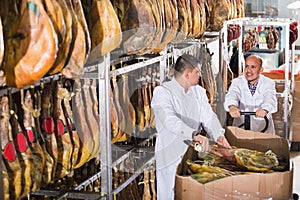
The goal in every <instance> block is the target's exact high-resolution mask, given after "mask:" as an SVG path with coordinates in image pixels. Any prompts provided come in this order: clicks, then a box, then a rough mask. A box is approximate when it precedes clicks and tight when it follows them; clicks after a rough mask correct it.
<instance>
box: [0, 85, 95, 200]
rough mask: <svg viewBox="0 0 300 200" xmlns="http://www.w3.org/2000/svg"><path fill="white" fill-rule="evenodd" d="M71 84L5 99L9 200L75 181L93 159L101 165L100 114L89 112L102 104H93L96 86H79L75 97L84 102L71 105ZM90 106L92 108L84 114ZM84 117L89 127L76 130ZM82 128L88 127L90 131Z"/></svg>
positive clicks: (2, 120) (5, 171)
mask: <svg viewBox="0 0 300 200" xmlns="http://www.w3.org/2000/svg"><path fill="white" fill-rule="evenodd" d="M70 85H73V84H70V81H65V82H63V81H53V82H51V83H49V84H44V85H43V86H41V88H30V89H28V90H26V91H24V92H23V90H21V92H19V93H14V94H9V95H7V96H6V95H5V96H2V97H1V104H0V105H1V118H0V124H1V130H0V133H1V147H2V156H3V164H4V166H5V167H3V168H2V170H3V174H4V181H3V182H4V183H5V184H4V188H5V190H4V191H5V192H4V194H5V199H19V198H21V197H25V196H26V195H27V194H28V193H29V192H30V191H36V190H39V189H40V188H41V187H42V186H43V187H45V186H47V185H49V184H53V183H55V182H56V181H58V180H60V179H61V178H63V177H65V176H73V174H74V170H75V169H78V168H80V167H81V166H83V165H84V164H85V163H87V162H88V161H90V160H91V159H93V158H96V159H98V160H99V154H100V145H99V142H100V139H99V129H98V130H97V128H96V127H97V126H98V121H96V120H99V117H98V113H94V114H93V113H87V112H86V110H91V111H92V112H93V109H92V108H93V107H94V104H98V101H97V102H96V101H95V100H94V97H95V96H96V87H94V83H88V84H87V83H84V82H82V83H79V86H80V87H76V89H77V90H76V91H77V92H76V93H75V96H74V98H75V99H76V98H77V101H76V103H77V102H79V103H78V104H76V106H72V103H74V102H72V96H73V95H74V94H73V93H72V92H71V89H70ZM79 88H80V89H79ZM79 93H80V94H79ZM79 98H81V99H79ZM87 106H89V107H90V108H91V109H85V108H86V107H87ZM83 109H84V110H83ZM79 112H80V114H79ZM84 113H86V115H87V116H84ZM75 115H76V116H75ZM82 115H83V118H82V119H86V123H76V127H75V125H74V123H75V122H76V121H77V120H78V118H79V117H80V116H82ZM73 120H75V121H73ZM79 120H81V118H80V119H79ZM77 122H78V121H77ZM80 125H85V126H87V127H86V130H85V131H86V132H82V129H81V127H80ZM92 128H93V129H92Z"/></svg>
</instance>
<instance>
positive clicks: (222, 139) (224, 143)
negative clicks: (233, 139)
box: [217, 136, 231, 149]
mask: <svg viewBox="0 0 300 200" xmlns="http://www.w3.org/2000/svg"><path fill="white" fill-rule="evenodd" d="M217 144H218V146H219V147H223V148H227V149H231V146H230V144H229V142H228V141H227V139H226V137H225V136H220V137H218V139H217Z"/></svg>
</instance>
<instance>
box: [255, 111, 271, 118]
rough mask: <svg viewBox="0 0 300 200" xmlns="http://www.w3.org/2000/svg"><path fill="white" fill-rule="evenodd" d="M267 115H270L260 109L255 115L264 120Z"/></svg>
mask: <svg viewBox="0 0 300 200" xmlns="http://www.w3.org/2000/svg"><path fill="white" fill-rule="evenodd" d="M267 114H268V111H266V110H263V109H258V110H257V111H256V113H255V116H256V117H261V118H264V117H265V116H266V115H267Z"/></svg>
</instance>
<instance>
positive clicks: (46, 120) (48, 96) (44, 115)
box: [41, 84, 58, 182]
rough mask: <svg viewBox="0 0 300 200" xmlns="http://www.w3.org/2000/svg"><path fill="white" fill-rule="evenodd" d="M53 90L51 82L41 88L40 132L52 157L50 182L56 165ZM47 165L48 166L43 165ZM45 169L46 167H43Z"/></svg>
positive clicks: (56, 150) (56, 149)
mask: <svg viewBox="0 0 300 200" xmlns="http://www.w3.org/2000/svg"><path fill="white" fill-rule="evenodd" d="M52 94H53V90H52V86H51V84H46V85H45V86H44V88H43V93H42V97H41V98H42V99H41V101H42V110H41V120H42V124H41V125H42V131H43V132H42V133H43V137H44V139H45V147H46V149H47V152H48V153H49V154H50V155H51V157H52V158H53V161H54V163H53V165H52V169H53V170H52V175H51V182H52V181H53V180H54V175H55V174H54V173H55V171H56V165H57V160H58V148H57V141H56V137H55V133H54V131H55V128H54V127H55V125H54V119H53V117H52V110H53V102H52V100H53V96H52ZM45 167H48V166H45ZM45 170H47V169H45Z"/></svg>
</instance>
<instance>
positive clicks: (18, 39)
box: [4, 0, 58, 88]
mask: <svg viewBox="0 0 300 200" xmlns="http://www.w3.org/2000/svg"><path fill="white" fill-rule="evenodd" d="M20 7H21V9H20V15H19V18H18V20H17V21H16V22H15V23H14V24H13V25H12V27H11V28H10V30H9V33H8V37H7V40H6V45H5V50H7V53H6V54H5V55H6V56H5V59H4V60H5V66H4V72H5V81H6V83H7V85H8V86H13V87H18V88H21V87H24V86H26V85H30V84H33V83H35V82H36V81H38V80H40V79H41V78H42V77H43V76H44V75H46V73H47V72H48V71H49V69H50V68H51V67H52V65H53V63H54V62H55V58H56V53H57V50H58V46H57V35H56V33H55V31H54V28H53V25H52V22H51V20H50V18H49V17H48V15H47V13H46V11H45V9H44V7H43V5H42V2H41V1H40V0H22V1H21V6H20ZM37 55H39V56H37Z"/></svg>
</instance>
